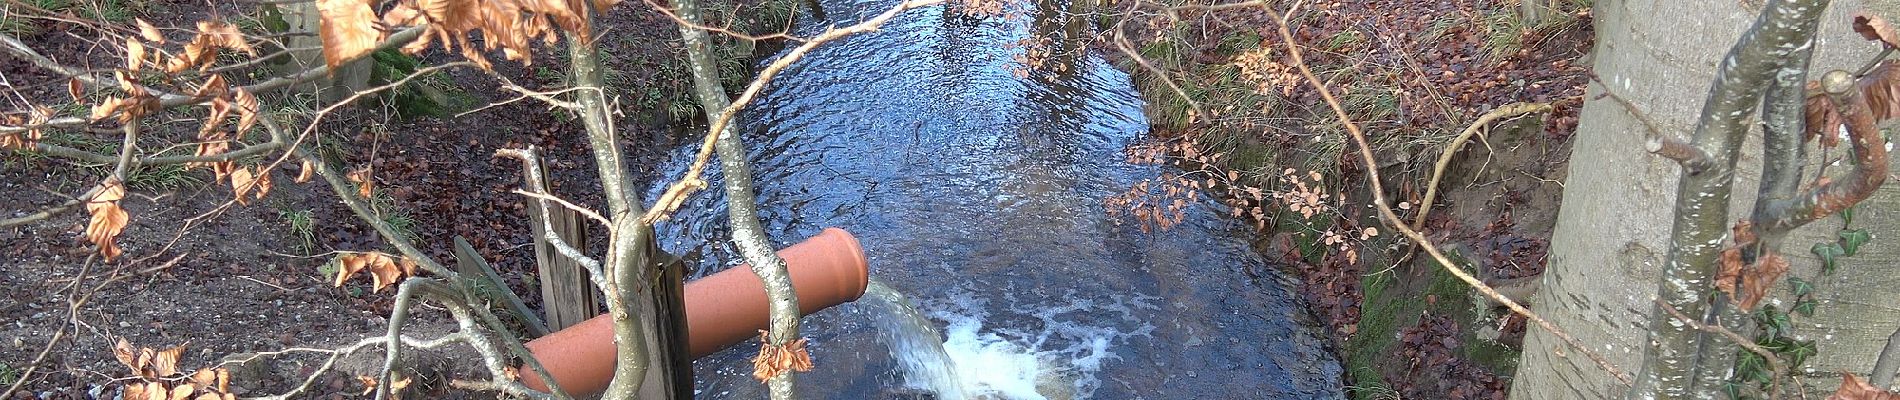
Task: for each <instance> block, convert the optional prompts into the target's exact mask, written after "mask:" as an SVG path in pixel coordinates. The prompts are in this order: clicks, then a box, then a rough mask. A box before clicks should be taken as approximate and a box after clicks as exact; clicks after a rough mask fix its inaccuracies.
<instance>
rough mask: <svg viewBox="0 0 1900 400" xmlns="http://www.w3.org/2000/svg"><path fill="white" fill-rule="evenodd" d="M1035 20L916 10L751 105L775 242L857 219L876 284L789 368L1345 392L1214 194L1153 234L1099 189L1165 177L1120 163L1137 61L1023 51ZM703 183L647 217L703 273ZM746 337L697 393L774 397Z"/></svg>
mask: <svg viewBox="0 0 1900 400" xmlns="http://www.w3.org/2000/svg"><path fill="white" fill-rule="evenodd" d="M823 4H824V7H825V8H826V9H825V11H826V12H827V13H828V14H829V17H830V18H831V20H829V21H824V20H816V19H807V20H806V21H803V22H802V23H801V24H800V25H801V26H799V27H798V28H797V30H798V33H800V34H801V35H811V34H814V33H816V32H817V31H818V30H819V29H822V28H823V26H824V25H827V24H836V25H845V24H850V23H854V22H855V21H859V20H862V19H864V18H867V17H869V16H871V15H875V14H877V13H880V12H882V11H884V10H887V9H889V7H891V6H892V5H894V4H895V3H894V2H893V1H891V0H862V1H859V2H851V1H846V0H826V1H824V2H823ZM1046 20H1047V19H1045V18H1042V17H1033V16H1032V17H1031V18H992V19H976V18H965V17H961V16H958V15H957V14H955V13H954V12H948V11H945V10H944V9H943V8H942V7H936V8H928V9H919V10H913V11H910V12H908V13H906V14H904V15H903V16H901V17H899V18H898V19H896V20H894V21H892V22H891V23H890V24H888V25H886V26H885V27H884V28H883V29H882V30H881V31H879V32H876V33H871V34H864V35H859V36H852V37H850V38H848V39H845V40H844V41H842V42H837V43H831V44H828V45H826V46H824V47H821V48H819V49H818V50H816V51H814V52H812V53H811V54H809V55H807V56H806V57H805V58H804V59H802V60H800V61H799V63H798V64H795V66H793V67H791V68H789V69H787V70H785V71H784V73H783V74H782V75H780V76H779V78H778V79H777V80H776V81H774V83H773V84H772V85H771V86H770V87H769V88H768V90H767V91H766V92H765V93H762V96H761V98H760V99H759V100H758V101H757V102H756V103H755V104H754V106H753V107H751V108H749V109H748V111H747V112H746V113H745V114H744V118H743V121H742V125H740V132H741V133H742V134H743V135H745V136H744V137H745V141H746V142H747V147H748V148H749V149H751V152H750V158H751V160H752V161H753V163H754V169H755V171H756V173H757V174H758V176H757V181H758V182H759V186H758V188H757V189H758V191H759V202H760V204H761V206H762V207H761V208H762V210H761V213H762V217H763V218H764V219H765V222H766V228H767V230H768V231H769V234H771V236H772V238H773V239H774V240H776V241H778V242H779V243H780V244H781V246H783V245H789V244H790V243H793V242H797V241H799V240H802V238H805V237H808V236H810V235H813V234H816V233H817V232H818V231H819V230H821V229H823V228H825V227H833V226H835V227H841V228H844V229H846V230H849V231H851V232H852V233H853V234H855V235H857V236H858V238H859V240H860V241H861V242H862V243H863V244H864V247H865V250H866V253H867V255H868V257H869V259H870V261H871V268H872V276H874V277H876V278H877V279H879V280H881V281H882V282H883V283H880V284H878V285H875V286H874V287H873V288H872V289H871V290H870V293H867V295H866V296H865V299H863V300H860V301H859V302H858V303H857V304H848V305H845V306H841V307H838V308H834V309H832V310H827V311H825V312H820V313H817V314H815V315H812V316H809V317H807V318H806V319H805V323H804V324H803V329H804V332H803V333H804V335H805V336H806V337H809V338H811V339H812V345H811V346H812V354H813V361H814V363H815V364H816V367H815V369H814V370H813V371H812V372H810V373H804V374H800V375H799V390H800V392H801V393H803V394H805V396H806V397H808V398H838V399H865V398H944V399H950V398H965V397H972V398H1018V399H1020V398H1056V399H1062V398H1103V399H1136V398H1153V399H1171V398H1269V399H1271V398H1299V399H1308V398H1338V397H1340V396H1341V394H1340V382H1339V375H1340V367H1339V365H1338V362H1337V361H1336V360H1335V359H1334V357H1333V356H1332V355H1330V354H1329V353H1328V352H1327V351H1326V349H1325V348H1324V345H1323V342H1324V341H1323V340H1322V339H1321V338H1319V337H1317V336H1316V335H1315V333H1314V332H1313V330H1312V328H1310V324H1311V319H1310V317H1308V316H1307V315H1306V314H1305V312H1304V311H1303V310H1302V309H1301V308H1300V307H1299V305H1298V304H1297V302H1296V301H1295V300H1294V296H1293V295H1292V294H1291V293H1290V291H1289V290H1288V289H1287V281H1286V279H1284V278H1283V277H1281V276H1280V275H1279V274H1278V273H1276V272H1275V271H1273V269H1272V268H1271V267H1269V266H1266V265H1264V264H1263V263H1262V261H1261V260H1260V259H1259V257H1258V256H1257V255H1256V254H1255V253H1254V252H1253V251H1251V249H1250V248H1249V246H1248V242H1249V240H1250V239H1252V238H1253V237H1254V236H1253V233H1251V232H1250V231H1249V230H1248V229H1246V228H1244V227H1242V226H1241V225H1240V224H1239V223H1237V222H1235V221H1231V220H1229V219H1226V218H1223V217H1221V216H1220V215H1218V214H1217V211H1219V210H1218V209H1216V208H1215V207H1214V206H1212V205H1210V204H1196V205H1195V206H1194V207H1191V209H1190V210H1189V212H1188V216H1187V220H1186V222H1184V223H1182V224H1181V225H1178V226H1175V227H1174V228H1173V229H1172V230H1169V231H1166V232H1161V233H1143V232H1141V231H1139V230H1137V229H1134V228H1133V226H1132V225H1128V224H1117V223H1116V221H1115V219H1113V218H1111V217H1109V216H1108V214H1107V212H1106V209H1105V208H1104V205H1103V200H1104V199H1105V198H1107V197H1109V196H1111V195H1114V194H1116V193H1119V192H1121V191H1124V190H1126V189H1127V188H1128V187H1129V185H1132V184H1134V183H1135V182H1138V181H1140V180H1142V179H1146V178H1151V177H1154V176H1157V175H1159V174H1161V173H1162V172H1163V171H1162V170H1161V169H1160V168H1159V167H1154V166H1145V165H1133V164H1129V163H1128V162H1126V156H1125V154H1124V150H1125V148H1126V147H1127V146H1129V145H1131V144H1133V143H1135V142H1136V141H1137V140H1139V139H1140V138H1141V137H1142V136H1143V135H1144V133H1145V132H1146V130H1147V121H1146V120H1145V119H1144V117H1143V115H1142V112H1141V104H1142V103H1141V100H1140V99H1139V98H1137V97H1136V93H1135V91H1134V89H1133V88H1131V87H1130V83H1129V78H1128V76H1127V75H1126V74H1125V73H1123V72H1121V71H1118V70H1116V69H1115V68H1113V67H1112V66H1111V65H1108V64H1107V63H1105V62H1103V61H1102V60H1101V59H1100V58H1099V57H1096V56H1093V55H1087V54H1086V52H1080V51H1078V52H1073V53H1068V54H1076V55H1079V56H1077V57H1073V58H1066V59H1065V58H1061V57H1055V58H1056V60H1055V61H1054V62H1051V63H1043V64H1041V65H1040V66H1039V67H1037V68H1026V67H1025V66H1024V65H1023V64H1022V63H1020V62H1019V61H1017V60H1016V58H1015V57H1016V56H1018V55H1021V54H1023V52H1024V50H1023V49H1024V48H1023V47H1022V46H1019V45H1017V44H1019V43H1020V42H1019V41H1020V40H1021V39H1023V38H1024V37H1026V36H1028V32H1029V31H1031V29H1032V28H1031V26H1032V25H1036V24H1038V23H1040V22H1041V21H1046ZM1054 46H1057V47H1061V46H1063V44H1061V43H1060V42H1058V43H1057V44H1055V45H1054ZM693 147H695V146H691V145H687V146H681V148H679V149H677V151H675V152H674V153H673V154H674V156H673V158H672V160H670V161H668V162H667V163H666V164H665V165H664V166H663V168H661V171H663V172H664V175H663V177H666V178H668V179H671V178H675V177H678V176H679V174H680V173H681V172H682V171H684V169H685V168H686V165H687V164H688V162H689V161H690V157H691V152H692V151H693ZM716 164H717V163H715V168H716ZM709 174H711V175H714V176H715V177H716V174H717V172H716V171H709ZM661 186H662V185H660V184H653V185H649V187H651V188H652V189H650V192H649V198H653V196H657V195H658V191H659V190H661V189H663V188H662V187H661ZM702 193H703V194H700V195H698V196H696V197H695V198H694V199H692V200H691V201H689V203H688V204H687V206H686V208H685V209H684V210H683V211H682V212H681V214H680V215H676V216H675V218H674V220H672V221H669V222H665V223H662V224H661V225H660V226H659V227H658V229H659V231H660V235H661V236H660V237H662V238H665V239H663V240H664V242H663V243H662V246H664V247H666V248H667V249H668V250H670V251H673V252H675V253H687V254H689V255H692V254H697V255H698V256H699V257H697V258H696V259H697V261H696V264H695V267H697V269H698V270H697V271H696V275H704V274H707V273H711V272H713V271H716V270H720V269H724V268H727V267H729V266H731V265H735V264H737V263H739V262H740V260H738V257H736V256H735V255H734V254H735V253H734V252H733V251H732V249H731V247H730V245H729V244H728V243H727V242H726V241H725V238H726V237H727V235H726V232H725V229H724V224H725V207H724V206H723V205H722V204H723V201H724V200H723V199H722V198H721V197H720V191H719V190H717V189H714V190H708V191H705V192H702ZM696 245H699V246H701V247H698V248H696V247H694V246H696ZM899 291H902V292H903V293H905V294H908V295H910V296H911V297H910V298H909V299H905V298H904V296H903V295H900V294H898V292H899ZM938 329H941V330H938ZM756 351H757V347H756V344H754V343H747V344H742V345H740V346H736V347H735V348H733V349H728V350H727V351H724V352H721V353H719V354H716V355H713V356H709V357H707V358H705V359H702V360H700V361H699V362H698V363H697V364H696V369H697V371H696V378H697V380H698V386H697V388H696V390H697V391H698V393H699V395H700V396H702V397H706V398H763V397H764V394H763V392H764V386H763V385H761V384H759V383H758V382H756V381H753V380H752V379H751V377H750V376H749V374H750V368H751V367H750V364H749V363H747V362H746V359H747V358H748V357H749V356H750V355H751V354H752V353H753V352H756Z"/></svg>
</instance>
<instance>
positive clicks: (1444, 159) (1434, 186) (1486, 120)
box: [1412, 103, 1553, 227]
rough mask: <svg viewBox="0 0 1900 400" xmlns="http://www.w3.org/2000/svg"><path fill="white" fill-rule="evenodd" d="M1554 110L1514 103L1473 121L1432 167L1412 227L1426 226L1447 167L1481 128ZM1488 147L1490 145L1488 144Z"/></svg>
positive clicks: (1495, 109) (1492, 110)
mask: <svg viewBox="0 0 1900 400" xmlns="http://www.w3.org/2000/svg"><path fill="white" fill-rule="evenodd" d="M1552 108H1553V107H1551V105H1550V104H1549V103H1512V104H1507V105H1504V106H1502V107H1498V108H1493V109H1491V111H1488V112H1485V113H1484V115H1480V116H1478V119H1477V120H1475V121H1471V125H1470V126H1466V127H1465V130H1464V132H1459V133H1458V137H1457V138H1454V139H1452V140H1451V143H1450V144H1447V145H1445V152H1444V153H1443V154H1439V155H1438V163H1437V164H1436V165H1434V166H1432V180H1431V181H1430V182H1429V183H1426V184H1425V199H1424V200H1421V201H1420V202H1419V205H1418V216H1416V217H1413V218H1412V226H1415V227H1416V226H1425V217H1426V216H1427V215H1430V214H1431V212H1432V203H1433V202H1435V201H1437V197H1438V180H1439V179H1441V178H1444V177H1445V167H1446V166H1448V165H1451V156H1453V155H1456V154H1458V149H1459V148H1460V147H1463V146H1464V145H1465V142H1467V141H1470V140H1471V136H1472V135H1477V134H1478V132H1479V131H1480V128H1483V127H1485V126H1486V125H1490V124H1491V122H1492V121H1497V120H1498V119H1500V118H1507V117H1515V116H1519V115H1524V114H1530V113H1536V112H1548V111H1550V110H1551V109H1552ZM1486 146H1489V145H1488V144H1487V145H1486Z"/></svg>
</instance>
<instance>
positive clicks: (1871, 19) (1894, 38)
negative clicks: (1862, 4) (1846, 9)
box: [1854, 11, 1900, 47]
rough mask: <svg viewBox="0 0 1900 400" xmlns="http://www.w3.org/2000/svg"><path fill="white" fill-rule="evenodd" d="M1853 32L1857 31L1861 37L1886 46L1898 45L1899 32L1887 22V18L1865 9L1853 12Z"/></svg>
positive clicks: (1899, 43)
mask: <svg viewBox="0 0 1900 400" xmlns="http://www.w3.org/2000/svg"><path fill="white" fill-rule="evenodd" d="M1854 32H1856V33H1859V34H1860V37H1862V38H1866V39H1867V40H1872V41H1878V42H1880V44H1883V45H1886V46H1887V47H1900V32H1896V31H1895V30H1894V28H1893V24H1889V23H1887V20H1885V19H1882V18H1880V16H1878V15H1874V14H1872V13H1868V12H1865V11H1860V12H1855V13H1854Z"/></svg>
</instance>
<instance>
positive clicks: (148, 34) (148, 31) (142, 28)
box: [133, 18, 165, 44]
mask: <svg viewBox="0 0 1900 400" xmlns="http://www.w3.org/2000/svg"><path fill="white" fill-rule="evenodd" d="M133 21H135V22H137V23H138V25H139V37H141V38H145V41H147V42H152V43H158V44H164V43H165V35H161V34H159V33H158V27H156V26H152V23H150V22H145V19H144V18H134V19H133Z"/></svg>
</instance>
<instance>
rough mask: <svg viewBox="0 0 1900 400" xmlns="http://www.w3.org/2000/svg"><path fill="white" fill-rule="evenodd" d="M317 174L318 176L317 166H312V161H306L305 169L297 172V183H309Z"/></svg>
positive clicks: (304, 162) (304, 161) (304, 163)
mask: <svg viewBox="0 0 1900 400" xmlns="http://www.w3.org/2000/svg"><path fill="white" fill-rule="evenodd" d="M316 174H317V166H316V164H312V163H311V162H310V159H304V160H303V169H302V170H300V171H298V172H297V179H295V181H296V182H297V183H304V182H309V181H310V178H311V177H312V176H314V175H316Z"/></svg>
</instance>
